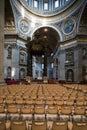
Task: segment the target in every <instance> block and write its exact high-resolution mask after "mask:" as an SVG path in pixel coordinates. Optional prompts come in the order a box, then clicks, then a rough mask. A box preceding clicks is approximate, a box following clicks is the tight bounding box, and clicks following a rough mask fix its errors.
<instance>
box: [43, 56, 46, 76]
mask: <svg viewBox="0 0 87 130" xmlns="http://www.w3.org/2000/svg"><path fill="white" fill-rule="evenodd" d="M43 76H46V77H47V56H46V55H44V72H43Z"/></svg>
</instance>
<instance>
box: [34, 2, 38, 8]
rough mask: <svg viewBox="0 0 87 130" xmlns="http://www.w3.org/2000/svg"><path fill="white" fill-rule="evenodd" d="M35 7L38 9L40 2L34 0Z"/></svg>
mask: <svg viewBox="0 0 87 130" xmlns="http://www.w3.org/2000/svg"><path fill="white" fill-rule="evenodd" d="M34 7H35V8H38V0H34Z"/></svg>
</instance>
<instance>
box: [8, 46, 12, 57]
mask: <svg viewBox="0 0 87 130" xmlns="http://www.w3.org/2000/svg"><path fill="white" fill-rule="evenodd" d="M11 57H12V47H9V48H8V58H9V59H11Z"/></svg>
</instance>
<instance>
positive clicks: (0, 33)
mask: <svg viewBox="0 0 87 130" xmlns="http://www.w3.org/2000/svg"><path fill="white" fill-rule="evenodd" d="M4 9H5V7H4V0H0V85H3V84H4V83H5V82H4Z"/></svg>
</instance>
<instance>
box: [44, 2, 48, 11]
mask: <svg viewBox="0 0 87 130" xmlns="http://www.w3.org/2000/svg"><path fill="white" fill-rule="evenodd" d="M48 9H49V1H48V0H44V10H48Z"/></svg>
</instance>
